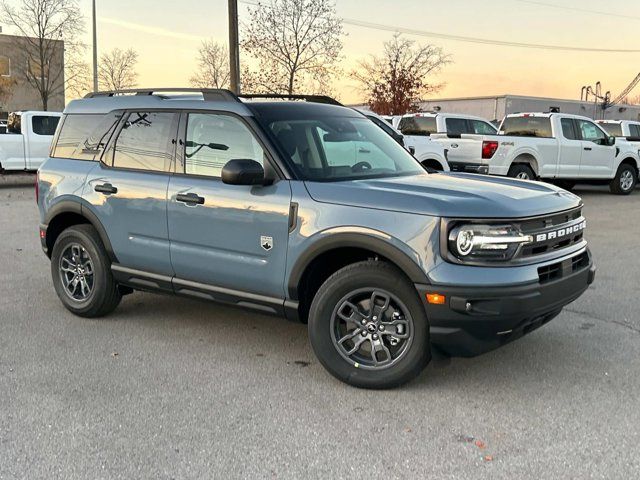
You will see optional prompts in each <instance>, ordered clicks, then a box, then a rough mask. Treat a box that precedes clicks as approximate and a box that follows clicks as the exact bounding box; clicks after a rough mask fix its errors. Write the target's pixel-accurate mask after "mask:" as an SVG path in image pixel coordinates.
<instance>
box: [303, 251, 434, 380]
mask: <svg viewBox="0 0 640 480" xmlns="http://www.w3.org/2000/svg"><path fill="white" fill-rule="evenodd" d="M374 292H375V294H376V296H375V297H374V296H372V293H374ZM385 297H387V299H385ZM372 298H373V302H371V299H372ZM358 299H361V301H360V302H358ZM349 302H350V305H352V306H354V307H356V309H355V310H354V309H352V308H350V307H349V306H348V305H347V303H349ZM372 303H373V304H374V305H375V307H374V308H373V309H371V308H370V306H371V304H372ZM384 305H386V306H387V308H386V309H385V307H384ZM356 310H357V312H356ZM372 310H373V312H372ZM394 312H395V313H394ZM338 313H341V314H342V317H341V316H339V315H338ZM398 314H399V315H398ZM346 318H349V320H346ZM363 321H364V322H367V324H366V325H364V324H363ZM401 327H402V328H401ZM308 328H309V339H310V341H311V346H312V347H313V350H314V352H315V354H316V356H317V357H318V359H319V360H320V363H322V365H323V366H324V367H325V368H326V369H327V370H328V371H329V373H331V374H332V375H333V376H334V377H336V378H337V379H339V380H341V381H343V382H345V383H348V384H349V385H352V386H354V387H359V388H375V389H383V388H393V387H397V386H399V385H402V384H404V383H406V382H408V381H410V380H412V379H413V378H415V377H416V376H417V375H418V374H419V373H420V372H421V371H422V370H423V369H424V368H425V366H426V365H427V364H428V363H429V361H430V360H431V349H430V342H429V322H428V320H427V315H426V312H425V309H424V306H423V304H422V302H421V301H420V297H419V295H418V293H417V292H416V289H415V287H414V285H413V284H412V283H411V282H410V281H409V280H408V279H407V278H406V277H405V276H404V274H403V273H402V272H400V271H399V270H398V269H396V268H395V267H394V266H392V265H390V264H388V263H386V262H380V261H373V260H370V261H365V262H359V263H354V264H352V265H349V266H346V267H344V268H342V269H341V270H338V271H337V272H336V273H334V274H333V275H332V276H331V277H329V278H328V279H327V280H326V281H325V282H324V284H322V286H321V287H320V289H319V290H318V293H317V294H316V295H315V297H314V299H313V302H312V304H311V310H310V312H309V325H308ZM365 335H366V336H365ZM400 337H402V338H400ZM345 338H348V339H347V340H346V341H345V342H344V343H342V344H341V343H340V340H343V339H345ZM357 342H359V344H360V347H359V349H358V350H357V351H355V353H353V354H352V355H349V354H348V350H352V349H353V348H355V347H356V345H358V343H357ZM394 342H396V343H395V344H394ZM374 344H375V345H377V347H376V348H375V350H376V351H377V353H375V354H374V355H372V354H371V352H372V350H374V348H373V346H374ZM340 345H342V347H341V346H340ZM383 347H385V348H386V351H385V350H384V348H383ZM374 357H375V362H377V365H376V364H374V360H373V358H374Z"/></svg>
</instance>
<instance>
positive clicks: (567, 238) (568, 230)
mask: <svg viewBox="0 0 640 480" xmlns="http://www.w3.org/2000/svg"><path fill="white" fill-rule="evenodd" d="M585 226H586V222H585V219H584V217H583V216H582V208H581V207H579V208H576V209H574V210H570V211H568V212H562V213H559V214H554V215H549V216H545V217H539V218H535V219H531V220H525V221H523V222H521V223H520V229H521V231H522V233H524V234H525V235H531V236H533V239H534V241H533V243H531V244H527V245H524V246H523V247H522V250H521V251H520V257H521V258H528V257H533V256H536V255H542V254H544V253H550V252H553V251H557V250H562V249H564V248H567V247H571V246H573V245H576V244H578V243H580V242H582V240H583V238H584V228H585Z"/></svg>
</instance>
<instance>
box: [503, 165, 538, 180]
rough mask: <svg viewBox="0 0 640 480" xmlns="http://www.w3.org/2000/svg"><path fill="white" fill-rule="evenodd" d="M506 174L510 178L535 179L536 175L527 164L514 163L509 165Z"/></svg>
mask: <svg viewBox="0 0 640 480" xmlns="http://www.w3.org/2000/svg"><path fill="white" fill-rule="evenodd" d="M507 175H508V176H509V177H511V178H519V179H520V180H535V179H536V175H535V173H533V170H531V167H529V165H522V164H516V165H511V168H510V169H509V173H507Z"/></svg>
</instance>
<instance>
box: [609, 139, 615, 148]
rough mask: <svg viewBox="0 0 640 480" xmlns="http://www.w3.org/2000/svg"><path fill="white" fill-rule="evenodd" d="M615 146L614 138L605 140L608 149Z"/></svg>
mask: <svg viewBox="0 0 640 480" xmlns="http://www.w3.org/2000/svg"><path fill="white" fill-rule="evenodd" d="M615 144H616V137H608V138H607V145H609V146H610V147H613V146H614V145H615Z"/></svg>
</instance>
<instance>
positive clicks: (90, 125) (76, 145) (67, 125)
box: [52, 115, 104, 160]
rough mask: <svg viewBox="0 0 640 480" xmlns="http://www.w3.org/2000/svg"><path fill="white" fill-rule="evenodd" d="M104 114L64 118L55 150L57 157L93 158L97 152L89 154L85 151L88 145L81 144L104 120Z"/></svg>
mask: <svg viewBox="0 0 640 480" xmlns="http://www.w3.org/2000/svg"><path fill="white" fill-rule="evenodd" d="M103 118H104V116H103V115H67V116H65V117H64V120H62V126H61V128H60V134H59V135H58V141H57V143H56V145H55V148H54V150H53V155H52V156H53V157H55V158H74V159H79V160H93V157H94V155H95V153H93V154H91V155H88V154H86V153H84V152H83V150H84V149H85V148H87V147H85V146H84V145H81V143H83V141H84V140H85V139H86V138H87V135H89V134H90V133H91V132H92V131H93V130H94V129H95V128H96V126H97V125H99V124H100V122H101V121H102V120H103Z"/></svg>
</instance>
